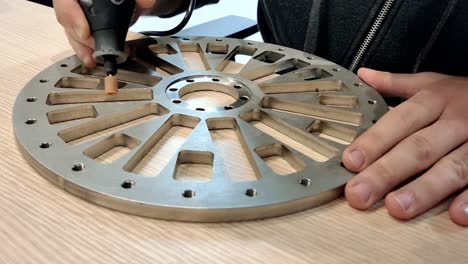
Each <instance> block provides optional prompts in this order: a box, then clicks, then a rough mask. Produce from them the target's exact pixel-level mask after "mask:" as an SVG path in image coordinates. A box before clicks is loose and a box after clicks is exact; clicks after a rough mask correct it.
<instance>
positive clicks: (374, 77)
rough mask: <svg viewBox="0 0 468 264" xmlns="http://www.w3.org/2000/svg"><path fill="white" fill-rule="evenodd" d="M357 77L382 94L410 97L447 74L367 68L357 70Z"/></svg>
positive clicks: (444, 77)
mask: <svg viewBox="0 0 468 264" xmlns="http://www.w3.org/2000/svg"><path fill="white" fill-rule="evenodd" d="M358 75H359V77H360V78H361V79H362V80H363V81H365V82H366V83H368V84H369V85H371V86H372V87H374V88H375V89H377V91H378V92H379V93H381V94H382V95H384V96H395V97H402V98H410V97H411V96H413V95H415V94H416V93H417V92H419V91H420V90H421V89H424V88H425V87H427V86H428V85H430V84H432V83H434V82H436V81H440V80H443V79H446V78H449V76H447V75H444V74H439V73H433V72H424V73H416V74H398V73H389V72H382V71H376V70H372V69H368V68H360V69H359V70H358Z"/></svg>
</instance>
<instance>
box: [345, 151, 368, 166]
mask: <svg viewBox="0 0 468 264" xmlns="http://www.w3.org/2000/svg"><path fill="white" fill-rule="evenodd" d="M349 159H350V160H351V162H352V163H353V165H354V166H355V167H357V168H361V167H362V165H364V159H365V158H364V154H362V151H360V150H353V151H351V153H349Z"/></svg>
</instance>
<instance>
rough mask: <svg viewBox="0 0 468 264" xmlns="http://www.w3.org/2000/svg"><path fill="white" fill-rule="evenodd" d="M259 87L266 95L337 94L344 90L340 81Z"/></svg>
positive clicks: (273, 84) (282, 83)
mask: <svg viewBox="0 0 468 264" xmlns="http://www.w3.org/2000/svg"><path fill="white" fill-rule="evenodd" d="M259 86H260V89H262V91H263V92H264V93H266V94H279V93H310V92H313V93H319V92H339V91H342V90H343V89H344V88H345V85H344V84H343V82H342V81H313V82H275V83H261V84H259Z"/></svg>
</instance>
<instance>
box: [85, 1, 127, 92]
mask: <svg viewBox="0 0 468 264" xmlns="http://www.w3.org/2000/svg"><path fill="white" fill-rule="evenodd" d="M80 6H81V8H82V9H83V12H84V14H85V16H86V19H87V20H88V24H89V27H90V30H91V34H92V35H93V37H94V41H95V49H94V53H93V57H94V60H96V62H98V63H101V64H104V69H105V71H106V74H107V77H106V79H105V82H104V83H105V85H104V86H105V90H106V93H108V94H115V93H117V79H116V78H115V77H114V75H115V74H116V73H117V64H120V63H122V62H124V61H126V60H127V54H126V53H125V50H124V48H125V46H124V45H125V38H126V36H127V32H128V27H129V26H130V22H131V20H132V17H133V13H134V10H135V0H80Z"/></svg>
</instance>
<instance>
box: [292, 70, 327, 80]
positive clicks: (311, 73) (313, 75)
mask: <svg viewBox="0 0 468 264" xmlns="http://www.w3.org/2000/svg"><path fill="white" fill-rule="evenodd" d="M293 75H294V77H295V78H301V79H303V80H304V81H315V80H320V79H323V78H329V77H332V76H333V75H331V74H330V73H329V72H327V71H325V70H323V69H319V68H314V69H303V70H300V71H296V72H295V73H294V74H293Z"/></svg>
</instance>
